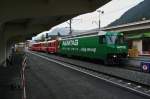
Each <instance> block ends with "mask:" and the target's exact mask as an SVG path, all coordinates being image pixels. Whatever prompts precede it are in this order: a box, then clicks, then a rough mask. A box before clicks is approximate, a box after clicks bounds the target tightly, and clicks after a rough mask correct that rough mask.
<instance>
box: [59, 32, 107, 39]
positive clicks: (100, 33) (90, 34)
mask: <svg viewBox="0 0 150 99" xmlns="http://www.w3.org/2000/svg"><path fill="white" fill-rule="evenodd" d="M105 34H106V32H105V31H97V30H95V31H87V32H82V34H76V35H72V36H66V37H62V39H66V38H73V37H81V36H97V35H105Z"/></svg>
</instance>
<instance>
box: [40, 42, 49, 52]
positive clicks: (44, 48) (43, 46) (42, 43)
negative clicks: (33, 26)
mask: <svg viewBox="0 0 150 99" xmlns="http://www.w3.org/2000/svg"><path fill="white" fill-rule="evenodd" d="M47 47H48V46H47V42H41V51H42V52H47Z"/></svg>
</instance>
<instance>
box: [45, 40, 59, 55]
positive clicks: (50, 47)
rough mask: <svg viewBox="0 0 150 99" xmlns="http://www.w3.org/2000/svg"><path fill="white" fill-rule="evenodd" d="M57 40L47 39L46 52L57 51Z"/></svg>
mask: <svg viewBox="0 0 150 99" xmlns="http://www.w3.org/2000/svg"><path fill="white" fill-rule="evenodd" d="M58 43H59V42H58V40H51V41H48V48H47V51H48V53H57V52H58Z"/></svg>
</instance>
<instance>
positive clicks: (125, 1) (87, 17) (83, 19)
mask: <svg viewBox="0 0 150 99" xmlns="http://www.w3.org/2000/svg"><path fill="white" fill-rule="evenodd" d="M142 1H144V0H112V1H111V2H109V3H107V4H106V5H104V6H103V7H101V8H99V9H97V10H102V11H104V13H103V14H101V17H100V19H101V26H102V27H104V26H107V25H108V24H110V23H111V22H113V21H115V20H116V19H118V18H119V17H120V16H121V15H122V14H123V13H125V12H126V11H127V10H129V9H130V8H132V7H134V6H136V5H137V4H139V3H140V2H142ZM97 10H96V11H94V12H92V13H87V14H84V15H80V16H77V17H75V18H73V23H72V28H73V29H74V30H90V29H95V28H98V20H99V14H98V12H97ZM57 27H69V25H68V23H67V22H64V23H62V24H60V25H57V26H55V27H53V28H52V29H55V28H57ZM45 33H47V32H43V33H41V34H39V35H38V36H37V37H40V36H41V35H42V34H45Z"/></svg>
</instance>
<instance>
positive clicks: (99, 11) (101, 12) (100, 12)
mask: <svg viewBox="0 0 150 99" xmlns="http://www.w3.org/2000/svg"><path fill="white" fill-rule="evenodd" d="M97 12H98V13H99V30H100V28H101V20H100V17H101V16H100V15H101V14H103V13H104V11H102V10H97Z"/></svg>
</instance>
